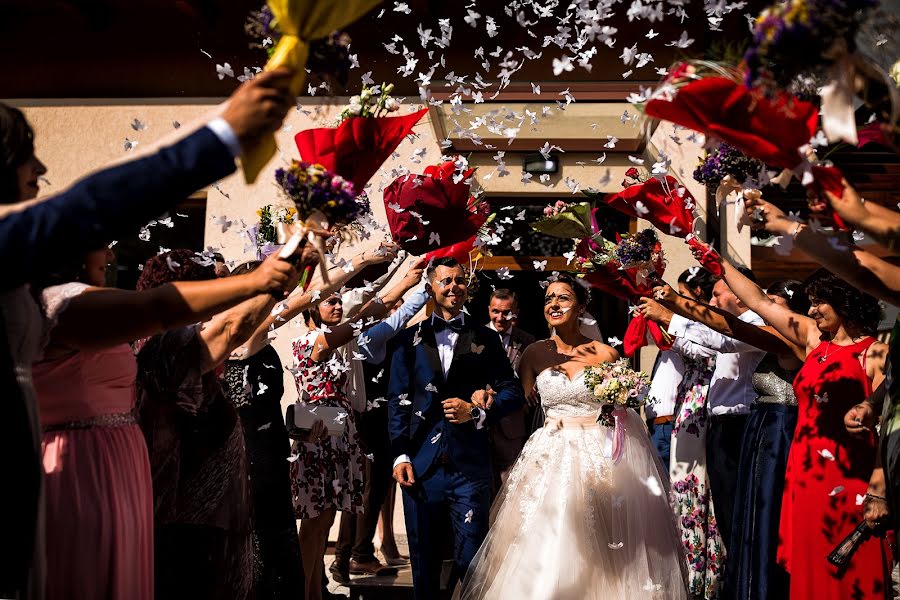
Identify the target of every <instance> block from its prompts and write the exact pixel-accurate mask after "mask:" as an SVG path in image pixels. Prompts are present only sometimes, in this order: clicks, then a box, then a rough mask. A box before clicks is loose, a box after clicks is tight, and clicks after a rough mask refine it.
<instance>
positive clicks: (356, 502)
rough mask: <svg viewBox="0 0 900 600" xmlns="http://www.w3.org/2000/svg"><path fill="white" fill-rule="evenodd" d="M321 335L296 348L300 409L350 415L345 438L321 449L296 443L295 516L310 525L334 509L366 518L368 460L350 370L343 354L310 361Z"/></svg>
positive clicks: (302, 341)
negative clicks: (338, 410) (352, 400)
mask: <svg viewBox="0 0 900 600" xmlns="http://www.w3.org/2000/svg"><path fill="white" fill-rule="evenodd" d="M319 333H320V332H319V331H316V330H313V331H310V332H309V333H307V334H305V335H303V336H301V337H299V338H297V339H296V340H294V342H293V344H292V352H293V355H294V359H295V360H296V365H295V367H294V369H293V370H292V372H293V373H294V380H295V382H296V384H297V394H298V395H299V397H300V403H301V404H318V405H320V406H332V407H339V408H343V409H345V410H346V411H347V419H346V421H345V422H346V424H347V427H345V428H344V433H343V435H341V436H340V437H337V436H326V437H325V439H324V440H322V441H320V442H316V443H307V442H299V441H295V442H294V443H293V445H292V447H291V456H290V458H289V459H288V460H289V461H291V495H292V497H293V502H294V515H295V516H296V517H297V518H298V519H311V518H313V517H317V516H319V515H320V514H322V513H323V512H324V511H325V510H327V509H329V508H334V509H336V510H340V511H350V512H353V513H359V512H362V511H363V509H364V508H365V504H364V503H363V491H364V485H363V474H364V473H365V470H366V463H365V460H366V457H365V455H364V454H363V452H362V449H361V448H360V440H359V435H358V434H357V432H356V416H355V415H354V414H353V407H352V406H351V403H350V399H349V398H347V392H346V384H347V372H348V371H349V370H350V365H349V364H347V362H346V360H344V359H343V358H342V357H341V356H340V353H338V352H335V353H332V355H331V358H329V359H328V360H324V361H321V362H316V361H314V360H313V359H312V358H311V355H312V351H313V347H314V345H315V343H316V339H317V338H318V337H319Z"/></svg>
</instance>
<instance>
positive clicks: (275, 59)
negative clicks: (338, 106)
mask: <svg viewBox="0 0 900 600" xmlns="http://www.w3.org/2000/svg"><path fill="white" fill-rule="evenodd" d="M380 2H381V0H341V2H320V1H319V0H268V2H267V4H268V5H269V8H270V9H271V10H272V14H273V15H274V16H275V23H276V25H277V27H278V29H279V30H280V31H281V34H282V35H281V39H280V40H278V44H277V45H276V46H275V49H274V51H273V52H272V56H271V57H270V58H269V61H268V62H267V63H266V66H265V70H266V71H272V70H275V69H278V68H281V67H287V68H288V69H290V70H292V71H293V72H294V78H293V80H292V81H291V95H293V96H299V95H300V92H301V90H302V89H303V83H304V82H305V81H306V70H305V67H306V59H307V58H308V57H309V42H310V41H312V40H316V39H319V38H323V37H325V36H326V35H328V34H330V33H331V32H332V31H334V30H335V29H342V28H344V27H346V26H347V25H349V24H350V23H352V22H353V21H355V20H356V19H358V18H359V17H361V16H362V15H364V14H365V13H367V12H368V11H369V10H371V9H372V8H373V7H375V6H376V5H378V4H380ZM276 149H277V146H276V145H275V137H274V136H272V135H268V136H266V137H265V138H264V139H263V140H262V141H261V142H260V143H259V144H257V145H256V146H254V147H252V148H248V149H247V150H246V151H245V152H244V155H243V157H242V158H241V166H242V168H243V170H244V179H245V180H246V181H247V183H253V182H254V181H256V178H257V177H258V176H259V173H260V171H262V169H263V167H265V166H266V163H268V162H269V160H270V159H271V158H272V157H273V156H275V151H276Z"/></svg>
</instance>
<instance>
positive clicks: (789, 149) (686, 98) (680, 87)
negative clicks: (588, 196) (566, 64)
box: [643, 65, 819, 169]
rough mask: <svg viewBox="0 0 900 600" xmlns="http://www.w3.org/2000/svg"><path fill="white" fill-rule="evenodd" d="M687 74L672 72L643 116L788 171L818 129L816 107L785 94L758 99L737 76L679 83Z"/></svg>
mask: <svg viewBox="0 0 900 600" xmlns="http://www.w3.org/2000/svg"><path fill="white" fill-rule="evenodd" d="M692 69H693V67H692V66H691V65H679V66H678V67H676V68H675V69H673V72H672V74H671V75H670V76H669V78H668V79H667V81H666V82H664V84H663V86H662V87H661V88H660V90H659V93H657V94H654V96H653V97H651V99H650V100H649V101H647V102H646V104H644V105H643V107H644V112H646V114H648V115H650V116H651V117H655V118H657V119H663V120H666V121H671V122H672V123H676V124H678V125H681V126H683V127H687V128H689V129H693V130H694V131H699V132H700V133H703V134H704V135H706V136H707V137H708V138H709V137H712V138H716V139H719V140H722V141H724V142H727V143H729V144H731V145H732V146H734V147H735V148H737V149H738V150H740V151H741V152H743V153H744V154H745V155H747V156H750V157H753V158H756V159H759V160H761V161H762V162H764V163H766V164H767V165H772V166H776V167H780V168H783V169H793V168H794V167H796V166H797V165H799V164H800V163H801V162H803V157H802V156H801V154H800V148H801V147H802V146H804V145H806V144H807V143H809V140H810V139H811V138H812V137H813V136H814V135H815V133H816V128H817V125H818V120H819V111H818V109H817V108H816V107H815V105H813V104H811V103H809V102H805V101H803V100H799V99H798V98H796V97H794V96H792V95H790V94H788V93H786V92H783V93H779V94H777V95H775V96H774V97H772V98H766V97H761V95H760V94H754V93H753V92H751V91H750V90H748V89H747V88H746V87H745V86H744V85H743V83H742V82H741V81H739V79H738V77H733V78H732V77H724V76H710V77H703V78H700V79H694V80H693V81H690V82H689V83H686V84H683V82H684V81H685V79H686V78H691V77H693V76H694V73H693V70H692Z"/></svg>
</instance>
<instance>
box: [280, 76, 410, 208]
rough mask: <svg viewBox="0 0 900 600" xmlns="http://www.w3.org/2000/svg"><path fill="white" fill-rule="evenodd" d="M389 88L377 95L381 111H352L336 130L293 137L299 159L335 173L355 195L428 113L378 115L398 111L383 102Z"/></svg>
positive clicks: (390, 102) (390, 101)
mask: <svg viewBox="0 0 900 600" xmlns="http://www.w3.org/2000/svg"><path fill="white" fill-rule="evenodd" d="M390 87H391V86H385V87H384V88H382V89H381V91H380V92H379V93H380V95H379V96H377V98H378V102H381V101H382V99H383V102H381V103H383V104H384V105H385V106H384V108H383V109H379V108H378V105H377V104H376V106H375V108H376V110H370V111H368V112H366V113H364V112H362V109H361V108H360V111H357V112H356V114H362V115H363V116H352V114H353V112H350V113H348V114H347V115H346V117H345V118H344V119H343V120H342V121H341V124H340V125H338V126H337V127H336V128H335V127H319V128H316V129H306V130H304V131H301V132H300V133H298V134H297V135H295V136H294V142H295V143H296V144H297V150H299V151H300V157H301V158H302V159H303V160H304V161H307V162H314V163H319V164H321V165H322V166H324V167H325V168H326V169H328V170H329V171H333V172H335V173H337V174H338V175H340V176H341V177H343V178H344V179H347V180H349V181H350V182H352V183H353V187H354V189H356V191H357V192H362V191H363V188H364V187H365V185H366V184H367V183H368V182H369V180H370V179H371V178H372V176H373V175H375V173H376V172H378V169H379V168H380V167H381V165H382V164H384V161H386V160H387V158H388V157H389V156H390V155H391V153H392V152H393V151H394V150H396V149H397V146H398V145H400V142H402V141H403V138H404V137H406V136H407V135H409V133H410V132H411V131H412V128H413V126H415V124H416V123H418V122H419V119H421V118H422V116H423V115H424V114H425V113H426V112H428V109H427V108H423V109H422V110H419V111H416V112H414V113H410V114H408V115H404V116H401V117H386V116H381V115H383V114H387V113H389V112H394V110H396V109H395V108H394V107H395V106H396V107H398V108H399V105H397V104H395V102H396V101H394V100H393V99H392V98H390V97H387V99H384V96H385V93H386V92H385V91H384V90H389V89H390ZM370 93H372V92H370ZM354 98H356V97H354ZM357 106H360V105H358V104H354V103H353V102H351V104H350V106H349V107H348V109H345V111H344V112H345V113H347V111H355V108H354V107H357ZM367 106H368V105H367ZM392 109H394V110H392Z"/></svg>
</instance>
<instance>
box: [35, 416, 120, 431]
mask: <svg viewBox="0 0 900 600" xmlns="http://www.w3.org/2000/svg"><path fill="white" fill-rule="evenodd" d="M136 424H137V421H136V420H135V418H134V414H133V413H131V412H125V413H116V414H112V415H98V416H96V417H91V418H90V419H83V420H81V421H68V422H65V423H54V424H52V425H47V426H45V427H43V428H42V429H43V431H44V433H50V432H52V431H69V430H73V429H93V428H95V427H124V426H126V425H136Z"/></svg>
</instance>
